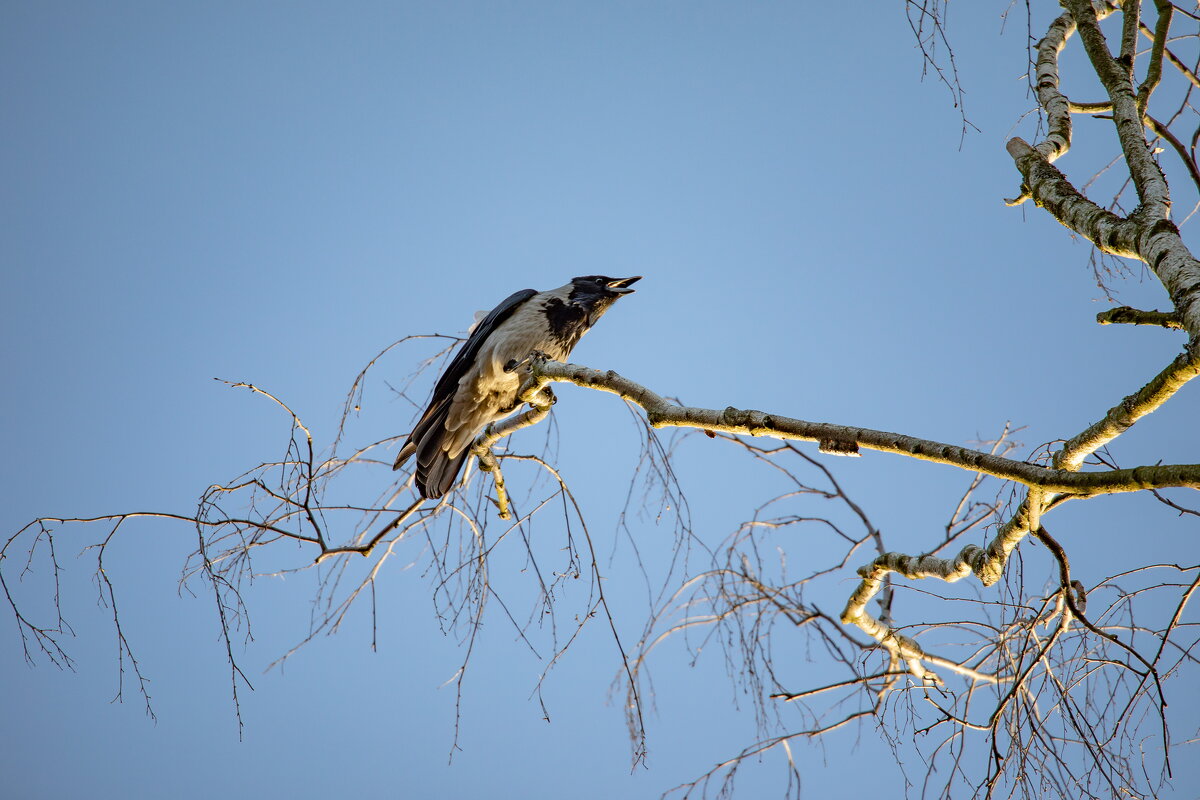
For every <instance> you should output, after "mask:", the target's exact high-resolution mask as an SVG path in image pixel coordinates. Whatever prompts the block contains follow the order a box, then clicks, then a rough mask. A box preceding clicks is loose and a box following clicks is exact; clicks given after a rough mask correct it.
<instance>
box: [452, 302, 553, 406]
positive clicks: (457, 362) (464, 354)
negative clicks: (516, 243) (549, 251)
mask: <svg viewBox="0 0 1200 800" xmlns="http://www.w3.org/2000/svg"><path fill="white" fill-rule="evenodd" d="M535 294H537V291H536V290H534V289H522V290H521V291H519V292H513V293H512V294H510V295H509V296H508V297H506V298H505V299H504V300H503V302H501V303H500V305H498V306H496V307H495V308H493V309H492V310H491V312H490V313H489V314H488V315H487V316H486V317H484V318H483V321H482V322H480V323H479V324H478V325H476V326H475V329H474V330H473V331H472V332H471V335H470V336H469V337H468V338H467V343H466V344H464V345H463V346H462V348H461V349H460V350H459V351H458V353H456V354H455V356H454V359H453V360H452V361H451V362H450V366H448V367H446V371H445V372H443V373H442V377H440V378H438V382H437V386H435V387H434V388H433V399H432V400H431V401H430V403H429V408H430V409H433V408H434V407H436V406H437V405H438V403H439V402H441V401H442V400H445V399H446V398H447V397H451V396H453V395H454V393H455V392H457V391H458V382H459V381H460V380H462V377H463V375H466V374H467V370H469V369H470V368H471V366H472V365H473V364H474V363H475V357H476V356H477V355H478V354H479V349H480V348H481V347H482V346H483V343H484V342H485V341H486V340H487V338H488V337H489V336H491V335H492V333H493V332H494V331H495V330H496V328H498V327H500V325H501V323H503V322H504V320H506V319H508V318H509V317H511V316H512V315H513V312H515V311H516V310H517V308H518V307H520V306H521V304H522V303H524V302H525V301H526V300H528V299H529V298H531V297H533V296H534V295H535Z"/></svg>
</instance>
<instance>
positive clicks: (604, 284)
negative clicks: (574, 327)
mask: <svg viewBox="0 0 1200 800" xmlns="http://www.w3.org/2000/svg"><path fill="white" fill-rule="evenodd" d="M641 279H642V276H641V275H634V276H633V277H632V278H610V277H608V276H607V275H584V276H583V277H580V278H572V279H571V284H570V285H571V293H570V296H569V297H568V298H567V302H568V303H569V304H570V305H572V306H575V307H576V308H579V309H582V310H583V312H584V321H585V322H586V327H587V328H590V327H591V326H593V325H595V324H596V320H598V319H600V316H601V315H602V314H604V312H605V311H607V310H608V307H609V306H611V305H612V304H613V303H615V302H616V301H617V298H619V297H621V296H622V295H627V294H633V289H631V288H630V286H631V285H632V284H634V283H637V282H638V281H640V280H641ZM585 330H586V328H585Z"/></svg>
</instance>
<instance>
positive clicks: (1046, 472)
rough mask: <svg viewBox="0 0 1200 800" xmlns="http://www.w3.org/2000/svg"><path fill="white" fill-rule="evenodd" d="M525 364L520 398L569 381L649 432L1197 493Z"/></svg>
mask: <svg viewBox="0 0 1200 800" xmlns="http://www.w3.org/2000/svg"><path fill="white" fill-rule="evenodd" d="M530 366H531V370H532V372H531V376H530V378H529V380H528V381H527V384H526V390H525V395H526V396H528V394H529V392H530V391H538V390H540V389H541V388H542V387H544V386H545V385H546V384H547V383H550V382H563V383H573V384H575V385H576V386H582V387H584V388H588V389H598V390H600V391H605V392H610V393H612V394H615V395H618V396H619V397H621V398H623V399H625V400H627V401H629V402H631V403H635V404H636V405H638V406H641V408H642V409H643V410H644V411H645V412H646V417H647V419H648V420H649V422H650V424H651V426H653V427H655V428H697V429H699V430H709V431H722V432H724V433H732V434H739V435H744V436H765V437H771V438H776V439H787V440H795V441H809V442H836V443H838V444H839V445H845V446H853V445H857V446H858V447H861V448H866V449H868V450H878V451H881V452H885V453H893V454H896V455H903V456H908V457H910V458H915V459H918V460H921V461H932V462H934V463H938V464H947V465H950V466H955V467H958V468H959V469H964V470H968V471H970V472H982V473H984V474H987V475H991V476H993V477H996V478H1002V479H1004V480H1010V481H1015V482H1017V483H1021V484H1024V485H1026V486H1037V487H1040V488H1041V489H1043V490H1044V491H1047V492H1056V493H1061V494H1071V495H1079V496H1082V497H1090V496H1094V495H1100V494H1116V493H1121V492H1136V491H1141V490H1143V489H1158V488H1168V487H1189V488H1200V464H1171V465H1155V466H1143V467H1134V468H1132V469H1118V470H1106V471H1102V472H1074V471H1070V470H1066V469H1055V468H1051V467H1043V466H1039V465H1037V464H1031V463H1029V462H1027V461H1017V460H1015V459H1011V458H1004V457H1003V456H997V455H993V454H991V453H985V452H981V451H979V450H972V449H971V448H969V447H961V446H958V445H952V444H946V443H944V442H937V441H933V440H930V439H919V438H917V437H914V436H906V435H904V434H899V433H889V432H887V431H877V430H872V429H870V428H859V427H854V426H848V425H834V424H831V423H827V422H808V421H805V420H800V419H794V418H792V417H785V416H782V415H779V414H770V413H767V412H763V411H753V410H743V409H738V408H734V407H732V406H730V407H728V408H725V409H723V410H718V409H710V408H700V407H695V406H683V405H677V404H675V403H671V402H669V401H667V400H666V399H664V398H663V397H662V396H660V395H658V394H656V393H655V392H653V391H651V390H650V389H647V388H646V387H645V386H642V385H641V384H638V383H635V382H633V381H631V380H629V379H628V378H625V377H623V376H621V375H618V374H617V373H616V372H613V371H612V370H607V371H601V370H596V369H590V368H588V367H583V366H579V365H577V364H563V363H559V362H555V361H545V360H532V361H531V365H530ZM526 413H530V412H526Z"/></svg>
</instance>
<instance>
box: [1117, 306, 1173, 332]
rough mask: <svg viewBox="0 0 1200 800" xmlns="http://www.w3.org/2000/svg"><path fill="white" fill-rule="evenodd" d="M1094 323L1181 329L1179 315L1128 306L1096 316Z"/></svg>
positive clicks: (1118, 307) (1171, 312)
mask: <svg viewBox="0 0 1200 800" xmlns="http://www.w3.org/2000/svg"><path fill="white" fill-rule="evenodd" d="M1096 322H1098V323H1099V324H1101V325H1155V326H1157V327H1160V328H1175V329H1176V330H1178V329H1180V328H1182V327H1183V325H1181V324H1180V322H1179V315H1178V314H1176V313H1174V312H1173V311H1142V310H1141V309H1139V308H1130V307H1129V306H1117V307H1116V308H1110V309H1109V310H1108V311H1101V312H1100V313H1099V314H1097V315H1096Z"/></svg>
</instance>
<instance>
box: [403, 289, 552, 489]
mask: <svg viewBox="0 0 1200 800" xmlns="http://www.w3.org/2000/svg"><path fill="white" fill-rule="evenodd" d="M535 294H537V292H536V291H535V290H533V289H522V290H521V291H519V292H514V293H513V294H511V295H509V296H508V297H507V298H505V299H504V302H502V303H500V305H498V306H496V307H495V308H493V309H492V310H491V313H489V314H488V315H487V316H486V317H484V318H483V320H482V321H480V323H479V324H478V325H476V326H475V330H474V331H472V332H471V335H470V336H469V337H468V338H467V341H466V343H465V344H464V345H463V346H462V348H461V349H460V350H459V351H458V353H456V354H455V356H454V358H453V359H452V360H451V361H450V365H449V366H447V367H446V371H445V372H443V373H442V376H441V377H440V378H438V382H437V385H436V386H435V387H434V388H433V397H432V398H430V400H429V407H428V408H426V409H425V413H424V414H422V415H421V419H420V420H418V421H417V424H416V426H415V427H414V428H413V431H412V433H410V434H409V435H408V440H407V441H406V442H405V443H404V447H402V448H400V454H399V455H398V456H397V457H396V463H395V464H393V465H392V469H400V466H401V465H402V464H403V463H404V462H405V461H407V460H408V459H409V457H411V456H412V454H413V453H416V452H417V451H418V450H420V451H421V453H422V455H421V456H420V457H418V459H417V461H418V467H417V486H418V487H419V488H420V489H421V494H422V496H424V497H441V496H442V495H443V494H445V493H446V491H447V489H448V488H449V486H450V484H452V483H453V482H454V478H455V477H456V476H457V475H458V470H459V469H460V468H461V467H462V463H463V461H464V460H465V458H466V455H467V454H468V451H466V450H464V451H463V452H462V453H460V454H459V457H458V458H456V459H454V462H453V463H450V462H449V459H448V458H446V454H445V453H444V452H442V450H441V441H442V435H443V434H444V433H445V424H446V414H447V413H448V412H449V410H450V403H451V401H453V399H454V395H455V394H456V393H457V392H458V382H459V381H460V380H462V377H463V375H466V374H467V370H469V369H470V368H471V365H472V364H473V363H474V362H475V359H476V357H477V356H478V355H479V349H480V348H481V347H482V346H483V343H484V341H485V340H486V339H487V338H488V337H489V336H491V335H492V333H493V332H495V330H496V328H498V327H500V325H501V324H502V323H503V322H504V321H505V320H506V319H508V318H509V317H511V316H512V315H513V313H514V312H515V311H516V310H517V308H519V307H520V306H521V304H523V303H524V302H525V301H526V300H528V299H529V298H531V297H533V296H534V295H535ZM443 461H444V462H446V463H441V462H443ZM434 473H436V474H434ZM431 478H432V480H430V479H431Z"/></svg>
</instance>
